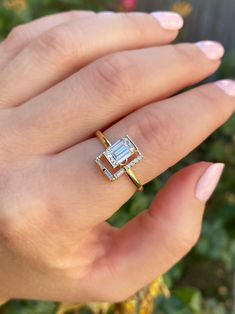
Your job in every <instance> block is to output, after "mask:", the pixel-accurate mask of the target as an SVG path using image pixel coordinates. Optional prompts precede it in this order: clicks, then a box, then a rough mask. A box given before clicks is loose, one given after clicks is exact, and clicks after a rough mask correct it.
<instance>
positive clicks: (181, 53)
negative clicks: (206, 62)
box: [169, 44, 199, 64]
mask: <svg viewBox="0 0 235 314" xmlns="http://www.w3.org/2000/svg"><path fill="white" fill-rule="evenodd" d="M169 47H170V48H171V49H172V50H173V51H172V53H173V55H176V57H177V58H178V60H179V61H180V62H183V63H185V62H187V63H188V64H193V63H194V60H196V61H197V62H198V61H199V60H198V58H193V51H192V49H191V44H178V45H171V46H169Z"/></svg>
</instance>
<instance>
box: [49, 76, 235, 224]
mask: <svg viewBox="0 0 235 314" xmlns="http://www.w3.org/2000/svg"><path fill="white" fill-rule="evenodd" d="M218 84H219V86H222V87H223V88H224V87H226V88H227V87H230V88H233V95H235V82H234V81H230V82H229V81H228V82H227V83H226V82H222V83H221V82H219V83H217V85H218ZM230 92H231V90H230V91H229V90H228V89H227V90H226V93H228V94H229V93H230ZM226 93H224V92H222V90H221V89H220V88H218V87H217V86H216V85H214V84H209V85H205V86H202V87H199V88H195V89H194V90H191V91H188V92H185V93H183V94H181V95H177V96H175V97H172V98H170V99H168V100H164V101H162V102H160V103H154V104H151V105H149V106H147V107H145V108H141V109H139V110H137V111H136V112H134V113H132V114H131V115H129V116H127V117H126V118H124V119H122V120H121V121H119V122H118V123H116V124H115V125H114V126H112V127H110V128H109V129H108V130H107V131H106V132H105V133H106V135H107V138H108V139H110V141H111V142H112V143H114V142H115V141H116V140H118V139H119V138H121V137H122V136H125V135H126V134H128V135H129V136H130V137H131V138H132V140H133V141H134V142H135V143H136V144H137V146H138V147H139V149H140V150H141V152H142V153H143V154H144V160H143V161H141V162H140V163H139V164H138V165H136V166H135V168H134V170H135V171H136V173H137V175H138V177H139V179H140V181H141V182H142V183H143V184H144V183H147V182H148V181H150V180H152V179H153V178H155V177H156V176H158V175H159V174H161V173H162V172H164V171H165V170H166V169H167V168H169V167H170V166H172V165H174V164H175V163H176V162H177V161H179V160H180V159H182V158H183V157H184V156H186V155H187V154H188V153H189V152H190V151H192V150H193V149H194V148H195V147H197V146H198V145H199V144H200V143H201V142H202V141H203V140H204V139H205V138H206V137H208V136H209V135H210V134H211V133H212V132H213V131H214V130H216V129H217V128H218V127H219V126H221V125H222V124H223V123H224V122H225V121H226V120H227V119H228V118H229V117H230V116H231V115H232V114H233V112H234V109H235V103H234V97H231V96H229V95H227V94H226ZM231 95H232V94H231ZM102 151H104V148H102V146H101V144H100V143H99V142H98V140H97V139H90V140H87V141H85V142H83V143H81V144H79V145H76V146H74V147H71V148H70V149H68V150H66V151H64V152H61V153H59V154H57V155H55V156H54V157H52V158H51V161H50V167H49V169H50V171H49V177H50V179H49V181H51V182H54V188H52V189H51V191H52V194H53V199H55V200H56V199H57V201H58V204H60V206H61V211H62V216H63V219H65V220H68V219H69V220H70V221H71V222H73V223H75V226H76V224H77V221H76V219H79V221H84V223H85V224H88V226H90V225H93V224H94V225H96V224H98V223H100V222H101V221H103V220H105V219H107V218H109V217H110V216H111V215H112V214H113V213H114V212H115V211H117V210H118V209H119V208H120V207H121V206H122V205H123V204H124V203H125V202H126V201H127V200H128V199H129V198H130V197H131V196H132V194H133V193H134V192H135V187H134V185H133V184H132V183H131V182H130V180H128V178H127V177H126V176H124V175H123V176H122V177H120V178H119V179H118V180H117V181H115V182H113V183H110V182H109V180H108V179H107V178H105V176H104V175H103V174H102V173H101V172H100V170H99V169H98V168H96V167H97V165H95V157H96V156H98V155H100V153H101V152H102ZM80 178H82V184H80ZM50 186H52V185H51V184H50ZM78 190H79V191H80V192H79V193H77V191H78ZM79 195H87V197H84V199H83V200H81V199H80V197H79ZM83 201H84V203H83ZM57 208H58V207H57ZM62 208H64V210H63V209H62ZM65 208H66V210H65ZM76 208H80V209H81V210H80V211H79V214H78V213H77V212H76ZM89 208H90V209H91V210H92V213H93V214H92V215H88V212H87V210H88V209H89ZM63 213H64V214H63ZM76 217H77V218H76ZM86 227H87V226H86Z"/></svg>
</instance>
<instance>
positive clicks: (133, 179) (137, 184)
mask: <svg viewBox="0 0 235 314" xmlns="http://www.w3.org/2000/svg"><path fill="white" fill-rule="evenodd" d="M96 136H97V138H98V139H99V141H100V142H101V144H102V145H103V146H104V147H105V148H108V147H110V146H111V145H112V144H111V142H110V141H109V140H108V139H107V137H106V136H105V135H104V134H103V133H102V132H101V131H97V132H96ZM124 169H125V172H126V174H127V175H128V177H129V178H130V180H131V182H132V183H134V185H135V187H136V189H137V191H139V192H142V191H143V189H144V188H143V185H142V184H141V183H140V181H139V180H138V179H137V177H136V175H135V173H134V172H133V170H132V169H130V168H127V167H125V166H124Z"/></svg>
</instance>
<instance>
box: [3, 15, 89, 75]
mask: <svg viewBox="0 0 235 314" xmlns="http://www.w3.org/2000/svg"><path fill="white" fill-rule="evenodd" d="M93 15H95V13H94V12H92V11H68V12H63V13H59V14H53V15H49V16H45V17H41V18H39V19H37V20H34V21H32V22H29V23H26V24H22V25H19V26H16V27H15V28H14V29H13V30H12V31H11V32H10V33H9V35H8V36H7V38H6V39H5V40H4V41H3V42H2V43H1V44H0V56H1V57H0V70H2V69H3V68H4V67H5V66H6V65H7V64H8V63H9V62H10V61H11V60H12V59H13V58H14V57H15V56H16V55H17V54H18V53H19V52H20V51H21V50H23V49H24V48H25V47H26V46H27V45H28V44H29V43H30V42H31V41H32V40H34V39H36V38H37V37H38V36H40V35H41V34H43V33H44V32H46V31H48V30H50V29H51V28H53V27H56V26H58V25H60V24H63V23H66V22H69V21H71V20H73V19H76V18H87V17H90V16H93Z"/></svg>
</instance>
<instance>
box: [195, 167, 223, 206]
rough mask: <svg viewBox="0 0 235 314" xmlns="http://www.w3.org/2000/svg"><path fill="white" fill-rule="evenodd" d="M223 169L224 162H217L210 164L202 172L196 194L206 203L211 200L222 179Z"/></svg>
mask: <svg viewBox="0 0 235 314" xmlns="http://www.w3.org/2000/svg"><path fill="white" fill-rule="evenodd" d="M223 170H224V164H222V163H216V164H212V165H211V166H209V168H207V170H206V171H205V172H204V173H203V174H202V176H201V178H200V179H199V181H198V183H197V185H196V190H195V196H196V198H197V199H198V200H199V201H201V202H203V203H206V202H207V201H208V200H209V198H210V197H211V195H212V194H213V192H214V190H215V188H216V186H217V184H218V182H219V180H220V177H221V175H222V173H223Z"/></svg>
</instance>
